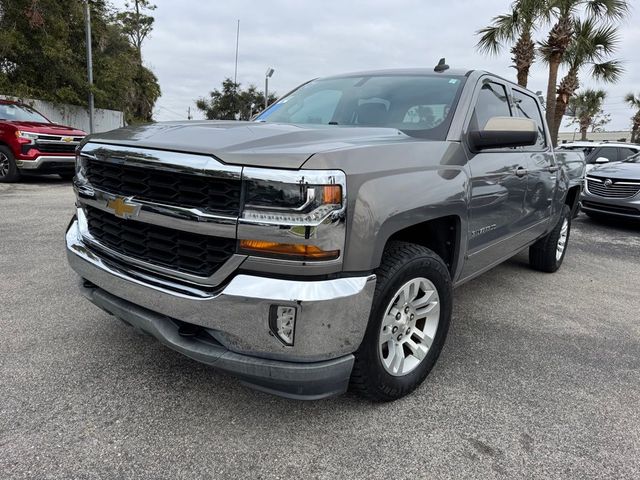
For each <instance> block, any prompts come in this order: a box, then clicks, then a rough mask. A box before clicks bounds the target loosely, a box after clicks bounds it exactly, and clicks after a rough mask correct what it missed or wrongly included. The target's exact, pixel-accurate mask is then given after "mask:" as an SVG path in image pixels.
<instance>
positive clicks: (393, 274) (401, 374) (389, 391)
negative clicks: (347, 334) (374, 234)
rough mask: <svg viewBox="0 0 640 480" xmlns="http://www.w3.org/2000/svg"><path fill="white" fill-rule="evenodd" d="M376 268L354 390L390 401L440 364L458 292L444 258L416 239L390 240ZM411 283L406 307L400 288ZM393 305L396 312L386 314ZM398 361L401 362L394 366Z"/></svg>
mask: <svg viewBox="0 0 640 480" xmlns="http://www.w3.org/2000/svg"><path fill="white" fill-rule="evenodd" d="M376 274H377V282H376V288H375V296H374V300H373V305H372V308H371V314H370V316H369V324H368V326H367V331H366V333H365V335H364V339H363V340H362V344H361V345H360V347H359V349H358V351H357V352H356V354H355V357H356V360H355V364H354V368H353V372H352V375H351V390H352V391H354V392H356V393H358V394H359V395H361V396H363V397H365V398H367V399H369V400H372V401H377V402H388V401H392V400H397V399H399V398H401V397H404V396H405V395H407V394H409V393H411V392H412V391H413V390H415V388H416V387H417V386H418V385H420V384H421V383H422V382H423V381H424V379H425V378H426V376H427V375H428V374H429V372H430V371H431V369H432V368H433V366H434V365H435V363H436V360H437V359H438V356H439V355H440V351H441V350H442V347H443V345H444V342H445V339H446V337H447V331H448V330H449V323H450V321H451V306H452V298H453V293H452V284H451V277H450V275H449V270H448V269H447V266H446V265H445V264H444V262H443V261H442V259H441V258H440V257H438V255H436V254H435V253H434V252H432V251H431V250H429V249H428V248H425V247H422V246H419V245H415V244H412V243H405V242H391V243H390V244H389V245H388V246H387V248H386V249H385V251H384V254H383V260H382V264H381V265H380V267H379V268H378V269H377V270H376ZM407 285H413V290H412V289H411V287H408V290H407V288H405V292H406V293H405V294H404V295H406V294H407V293H408V294H409V297H412V295H413V294H417V295H415V297H416V298H414V299H413V301H412V302H410V305H411V307H410V308H409V309H408V310H405V309H404V308H403V305H404V303H406V302H404V297H401V296H400V295H402V294H401V293H400V292H401V290H402V289H403V287H406V286H407ZM411 292H413V294H412V293H411ZM429 292H432V293H429ZM396 300H397V302H396ZM396 306H400V307H401V310H402V311H399V310H398V309H397V308H396ZM414 307H415V308H414ZM390 311H391V312H393V311H395V312H396V313H395V314H392V315H387V313H388V312H390ZM425 312H427V313H425ZM398 315H399V316H400V318H399V317H398ZM422 315H426V317H425V318H423V317H422ZM434 326H435V327H434ZM394 328H395V330H394ZM434 328H435V330H434ZM383 329H384V330H383ZM399 337H402V342H400V341H399ZM385 339H386V341H385ZM396 340H398V341H396ZM429 342H430V345H428V343H429ZM414 352H416V353H417V356H416V355H413V353H414ZM418 357H422V358H421V359H419V358H418ZM398 363H401V364H402V365H401V366H400V368H395V367H397V366H398ZM385 365H386V366H385Z"/></svg>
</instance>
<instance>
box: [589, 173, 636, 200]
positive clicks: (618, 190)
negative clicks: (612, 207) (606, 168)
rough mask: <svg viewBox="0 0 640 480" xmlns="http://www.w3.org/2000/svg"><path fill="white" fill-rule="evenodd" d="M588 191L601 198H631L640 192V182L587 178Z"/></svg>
mask: <svg viewBox="0 0 640 480" xmlns="http://www.w3.org/2000/svg"><path fill="white" fill-rule="evenodd" d="M587 189H588V190H589V192H590V193H592V194H593V195H597V196H599V197H606V198H629V197H633V196H634V195H637V194H638V192H640V182H634V181H629V180H615V179H608V178H596V177H587Z"/></svg>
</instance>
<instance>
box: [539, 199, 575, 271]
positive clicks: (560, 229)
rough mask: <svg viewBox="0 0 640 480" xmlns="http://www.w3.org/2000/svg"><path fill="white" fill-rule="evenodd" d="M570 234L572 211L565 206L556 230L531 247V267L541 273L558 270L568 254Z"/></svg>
mask: <svg viewBox="0 0 640 480" xmlns="http://www.w3.org/2000/svg"><path fill="white" fill-rule="evenodd" d="M570 233H571V209H570V208H569V206H568V205H564V206H563V207H562V213H561V214H560V219H559V220H558V223H557V224H556V226H555V227H554V229H553V230H551V232H549V234H547V235H546V236H545V237H542V238H541V239H540V240H538V241H537V242H536V243H534V244H533V245H531V247H529V265H531V267H532V268H534V269H536V270H540V271H541V272H548V273H553V272H555V271H556V270H558V269H559V268H560V265H562V261H563V260H564V257H565V255H566V253H567V245H568V243H569V234H570Z"/></svg>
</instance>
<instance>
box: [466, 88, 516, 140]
mask: <svg viewBox="0 0 640 480" xmlns="http://www.w3.org/2000/svg"><path fill="white" fill-rule="evenodd" d="M510 116H511V110H510V108H509V99H508V97H507V91H506V90H505V88H504V87H503V86H502V85H498V84H497V83H491V82H488V83H485V84H484V85H482V88H481V89H480V93H479V94H478V100H477V102H476V107H475V108H474V110H473V116H472V117H471V125H470V127H471V129H472V130H480V129H481V128H484V126H485V125H486V124H487V121H488V120H489V119H490V118H491V117H510Z"/></svg>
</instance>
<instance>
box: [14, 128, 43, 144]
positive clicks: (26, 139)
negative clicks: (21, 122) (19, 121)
mask: <svg viewBox="0 0 640 480" xmlns="http://www.w3.org/2000/svg"><path fill="white" fill-rule="evenodd" d="M16 137H17V138H18V141H19V142H20V143H24V144H30V143H34V141H35V140H37V139H38V134H37V133H33V132H23V131H21V130H17V131H16Z"/></svg>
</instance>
